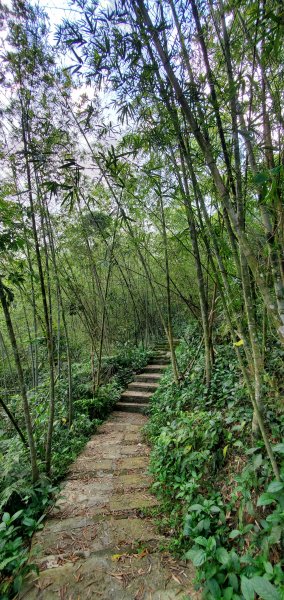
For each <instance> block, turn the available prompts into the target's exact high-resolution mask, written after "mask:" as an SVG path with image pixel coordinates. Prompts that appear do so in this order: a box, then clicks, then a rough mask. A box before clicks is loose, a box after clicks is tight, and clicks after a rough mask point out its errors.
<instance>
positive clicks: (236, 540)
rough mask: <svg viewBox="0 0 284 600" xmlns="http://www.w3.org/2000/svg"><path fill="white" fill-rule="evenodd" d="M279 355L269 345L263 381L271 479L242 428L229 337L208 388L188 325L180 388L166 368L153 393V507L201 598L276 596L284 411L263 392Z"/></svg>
mask: <svg viewBox="0 0 284 600" xmlns="http://www.w3.org/2000/svg"><path fill="white" fill-rule="evenodd" d="M186 340H188V341H186ZM283 354H284V353H283V350H281V348H280V347H277V346H275V344H274V345H273V346H272V347H271V348H270V349H268V352H267V356H268V357H269V358H268V360H269V364H267V365H266V367H267V369H266V372H267V378H266V382H265V397H266V414H265V419H266V422H267V424H268V425H269V429H270V433H271V436H270V437H271V442H272V444H273V448H274V451H275V454H276V456H277V458H278V462H279V465H281V461H282V469H281V481H280V482H278V481H275V480H274V478H273V475H272V471H271V467H270V463H269V461H268V459H267V456H266V453H265V448H264V444H263V442H262V441H261V440H260V439H255V438H253V436H252V434H251V420H252V408H251V406H250V402H249V399H248V397H247V393H246V390H245V387H244V384H243V381H242V379H241V377H240V375H239V370H238V367H237V363H236V358H235V355H234V349H233V347H232V345H230V344H229V343H219V344H217V345H216V347H215V367H214V374H213V378H212V383H211V387H210V390H209V391H208V390H206V387H205V385H204V359H203V356H202V355H200V356H199V355H198V340H194V338H193V337H192V336H191V331H190V330H189V332H188V334H187V336H185V340H184V341H183V342H182V343H181V344H180V346H179V349H178V358H179V365H180V368H181V371H184V372H185V371H186V369H187V368H188V365H191V369H190V371H189V372H188V373H187V374H185V378H184V382H183V383H182V385H181V387H180V388H178V387H177V386H176V385H174V384H173V383H172V375H171V373H170V371H169V372H168V374H167V375H166V376H165V377H164V379H163V382H162V384H161V386H160V388H159V390H158V391H157V392H156V393H155V394H154V396H153V399H152V406H151V418H150V422H149V424H148V426H147V428H146V433H147V436H148V438H149V440H150V442H151V445H152V447H153V451H152V459H151V471H152V473H153V475H154V480H155V483H154V484H153V489H154V491H155V493H156V494H157V496H158V497H159V499H160V501H161V506H162V511H160V510H159V525H160V527H161V528H162V530H163V531H164V532H166V533H168V534H169V536H170V542H169V545H170V549H171V550H172V551H174V552H175V553H176V554H177V555H179V556H182V557H183V558H186V559H190V560H191V561H192V562H193V564H194V565H195V567H196V568H197V578H196V585H197V587H201V588H202V589H203V593H204V596H205V598H209V599H212V600H213V599H214V600H215V599H220V600H221V599H222V600H239V599H243V598H244V599H245V600H253V599H254V598H255V597H260V598H262V599H263V600H280V599H281V598H284V574H283V570H282V567H283V562H282V559H283V550H284V460H283V459H284V444H283V438H281V436H283V424H284V415H283V412H282V413H281V412H280V409H278V410H277V408H276V406H275V397H274V394H275V392H273V394H272V390H273V389H277V385H276V384H277V381H276V379H277V373H278V375H279V378H280V379H281V373H283ZM279 383H280V385H281V381H279ZM272 408H273V410H272ZM281 441H282V443H281ZM160 515H162V516H160Z"/></svg>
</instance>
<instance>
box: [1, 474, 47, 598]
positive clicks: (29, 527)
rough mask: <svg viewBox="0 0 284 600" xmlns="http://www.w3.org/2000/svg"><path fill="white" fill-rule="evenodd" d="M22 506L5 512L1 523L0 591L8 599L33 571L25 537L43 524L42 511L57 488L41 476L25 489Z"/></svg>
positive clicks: (33, 567)
mask: <svg viewBox="0 0 284 600" xmlns="http://www.w3.org/2000/svg"><path fill="white" fill-rule="evenodd" d="M26 492H27V493H26V496H24V497H22V501H21V503H22V508H21V509H20V510H18V511H17V512H15V513H14V514H9V513H8V512H4V514H3V515H2V522H1V524H0V573H1V575H0V593H1V599H2V600H8V599H9V598H10V597H13V596H14V595H15V594H16V593H17V592H19V591H20V589H21V586H22V582H23V579H24V577H25V576H26V575H27V574H28V573H29V572H30V571H36V567H35V565H33V564H32V562H27V560H28V558H29V544H28V541H27V540H28V539H29V538H31V536H32V535H33V534H34V533H35V531H38V530H39V529H41V528H42V527H43V523H42V522H43V519H44V514H43V513H44V511H46V510H47V508H48V506H50V505H51V504H52V502H53V495H54V493H55V492H56V488H54V487H53V486H51V484H50V483H49V482H48V481H46V480H45V479H42V480H41V481H40V482H39V483H38V484H37V485H36V486H34V487H32V486H30V487H29V488H27V489H26Z"/></svg>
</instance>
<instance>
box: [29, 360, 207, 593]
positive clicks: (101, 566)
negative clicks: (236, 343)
mask: <svg viewBox="0 0 284 600" xmlns="http://www.w3.org/2000/svg"><path fill="white" fill-rule="evenodd" d="M167 363H168V353H166V352H165V351H164V350H160V351H159V352H157V354H156V357H155V364H151V365H148V366H147V367H146V368H145V369H144V371H143V373H141V374H140V375H137V376H136V380H135V382H133V383H131V384H129V386H128V389H127V390H126V391H125V392H123V394H122V396H121V399H120V401H119V402H118V404H117V406H116V409H117V410H115V411H114V412H113V413H112V414H111V416H110V418H109V419H108V420H107V421H106V422H105V423H104V424H103V425H102V426H101V427H100V428H99V429H98V431H97V432H96V434H95V435H94V436H93V437H92V438H91V440H90V441H89V442H88V443H87V444H86V446H85V449H84V451H83V452H82V453H81V454H80V455H79V456H78V458H77V460H76V461H75V463H73V464H72V466H71V467H70V470H69V473H68V476H67V478H66V480H65V482H64V484H63V489H62V494H61V496H60V497H59V499H58V501H57V503H56V505H55V507H54V509H53V511H52V513H51V514H50V515H49V517H48V519H47V521H46V525H45V527H44V529H43V530H42V531H40V532H38V533H37V534H36V535H35V536H34V539H33V544H32V553H33V556H32V561H33V562H37V564H38V567H39V576H38V577H36V578H35V577H34V575H33V577H32V578H31V579H30V580H29V581H28V582H27V584H26V586H25V588H24V590H23V592H22V593H21V594H20V598H21V599H23V600H24V599H25V600H34V599H38V600H41V599H43V600H55V599H57V600H58V599H60V600H88V599H89V600H91V599H93V600H95V599H98V600H172V599H175V598H177V599H179V600H183V599H185V598H189V597H190V598H191V599H195V598H197V597H198V595H197V593H196V592H195V591H194V588H193V585H192V580H193V577H194V574H193V571H192V569H191V568H190V567H188V566H186V565H185V563H183V562H178V561H176V560H174V559H173V557H171V556H170V555H169V554H168V553H167V552H166V551H163V550H162V547H163V542H165V541H166V540H165V538H164V537H163V536H162V535H160V534H159V532H158V530H157V528H156V527H155V525H154V522H153V519H152V518H151V517H149V516H146V515H147V509H149V508H151V507H154V506H155V505H157V500H156V498H155V497H154V496H153V495H151V493H150V492H149V487H150V484H151V478H150V477H149V475H148V473H147V468H148V463H149V452H150V449H149V447H148V446H147V445H146V444H145V443H144V441H143V434H142V427H143V426H144V425H145V423H146V422H147V417H146V416H145V415H144V414H142V413H143V412H144V410H145V408H146V407H147V403H148V402H149V398H150V397H151V395H152V393H153V392H154V391H155V389H157V387H158V385H159V379H160V377H161V375H162V372H163V371H164V369H165V368H166V367H167ZM143 509H146V513H145V510H144V511H143Z"/></svg>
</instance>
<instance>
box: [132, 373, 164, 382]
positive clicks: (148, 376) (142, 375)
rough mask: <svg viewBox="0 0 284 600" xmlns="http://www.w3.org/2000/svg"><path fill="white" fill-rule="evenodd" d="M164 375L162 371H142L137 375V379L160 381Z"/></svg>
mask: <svg viewBox="0 0 284 600" xmlns="http://www.w3.org/2000/svg"><path fill="white" fill-rule="evenodd" d="M161 377H162V374H161V373H140V375H136V381H145V382H147V383H158V382H159V381H160V379H161Z"/></svg>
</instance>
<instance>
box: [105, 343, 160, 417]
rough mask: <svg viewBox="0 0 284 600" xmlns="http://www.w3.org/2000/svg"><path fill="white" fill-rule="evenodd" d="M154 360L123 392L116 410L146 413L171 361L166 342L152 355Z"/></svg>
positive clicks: (158, 346) (157, 347)
mask: <svg viewBox="0 0 284 600" xmlns="http://www.w3.org/2000/svg"><path fill="white" fill-rule="evenodd" d="M152 361H153V362H151V363H150V364H149V365H147V366H146V367H145V368H144V369H143V371H142V372H141V373H139V374H138V375H136V376H135V380H134V381H132V382H131V383H130V384H129V385H128V388H127V389H126V390H125V391H124V392H123V393H122V394H121V397H120V400H119V402H118V403H117V404H116V407H115V410H118V411H123V412H129V413H135V412H136V413H144V412H145V410H146V409H147V408H148V404H149V400H150V398H151V396H152V394H153V393H154V392H155V391H156V390H157V389H158V387H159V381H160V379H161V377H162V376H163V373H164V372H165V369H167V367H168V366H169V363H170V352H169V348H168V346H167V344H166V343H165V342H160V343H159V344H157V345H156V348H155V350H154V352H153V355H152Z"/></svg>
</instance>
